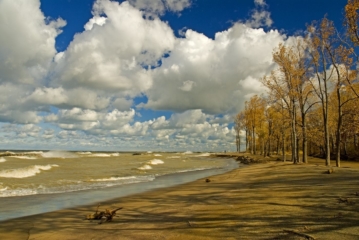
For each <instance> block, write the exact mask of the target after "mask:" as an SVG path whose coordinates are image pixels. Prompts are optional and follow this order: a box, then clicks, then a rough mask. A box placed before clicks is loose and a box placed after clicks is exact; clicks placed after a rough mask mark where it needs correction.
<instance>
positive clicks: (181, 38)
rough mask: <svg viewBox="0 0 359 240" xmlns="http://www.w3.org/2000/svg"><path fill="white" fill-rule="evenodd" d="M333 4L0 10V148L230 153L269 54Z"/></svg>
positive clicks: (82, 0) (77, 2)
mask: <svg viewBox="0 0 359 240" xmlns="http://www.w3.org/2000/svg"><path fill="white" fill-rule="evenodd" d="M345 4H346V1H345V0H290V1H288V0H267V1H264V0H210V1H209V0H178V1H173V0H130V1H110V0H98V1H94V0H41V1H39V0H17V1H12V0H0V36H1V37H0V59H1V61H0V94H1V97H0V126H1V128H2V131H1V133H0V138H1V142H2V144H1V145H0V148H3V149H70V150H113V151H126V150H161V151H167V150H170V151H186V150H191V151H223V150H234V149H235V145H234V130H233V123H232V122H233V116H234V115H235V114H236V113H237V112H238V111H240V110H241V109H242V108H243V105H244V101H246V100H248V98H249V97H250V96H252V95H253V94H260V93H263V92H264V91H265V89H264V88H263V86H261V84H260V83H259V81H258V79H259V78H260V77H262V76H264V75H265V74H268V73H269V72H270V71H271V70H272V69H273V68H274V64H273V62H272V59H271V53H272V51H273V49H274V48H275V47H276V46H278V44H279V43H283V42H285V41H287V40H288V39H289V38H291V37H293V35H295V34H296V33H298V32H301V31H304V30H305V25H306V24H307V23H310V22H311V21H313V20H320V19H321V18H322V17H323V16H324V15H325V14H327V17H328V18H330V19H332V20H334V21H335V23H336V25H337V27H338V29H342V22H343V9H344V6H345Z"/></svg>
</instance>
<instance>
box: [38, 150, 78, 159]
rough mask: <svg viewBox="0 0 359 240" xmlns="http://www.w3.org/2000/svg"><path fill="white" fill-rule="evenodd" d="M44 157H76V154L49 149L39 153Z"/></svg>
mask: <svg viewBox="0 0 359 240" xmlns="http://www.w3.org/2000/svg"><path fill="white" fill-rule="evenodd" d="M41 155H42V157H44V158H77V157H78V156H77V155H76V154H75V153H72V152H66V151H49V152H44V153H42V154H41Z"/></svg>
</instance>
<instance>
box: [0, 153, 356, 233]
mask: <svg viewBox="0 0 359 240" xmlns="http://www.w3.org/2000/svg"><path fill="white" fill-rule="evenodd" d="M242 155H243V154H237V153H224V154H221V155H220V157H226V156H228V157H233V158H234V157H237V156H242ZM254 159H255V160H258V162H260V163H255V164H249V165H247V166H245V167H241V168H238V169H235V170H232V171H230V172H228V173H224V174H220V175H216V176H212V177H207V178H204V179H199V180H196V181H194V182H190V183H186V184H182V185H178V186H174V187H168V188H161V189H156V190H151V191H148V192H144V193H140V194H135V195H130V196H127V197H122V198H117V199H113V200H110V201H106V202H102V203H101V205H100V207H99V210H105V209H114V208H117V207H123V209H121V210H119V211H118V212H117V215H116V216H115V218H114V219H113V220H112V222H105V223H102V224H98V221H95V220H92V221H89V220H84V219H85V216H86V215H87V214H91V213H94V212H95V210H96V208H97V205H88V206H82V207H76V208H71V209H64V210H59V211H55V212H49V213H43V214H39V215H34V216H28V217H22V218H17V219H12V220H7V221H3V222H0V239H11V240H12V239H36V240H42V239H43V240H45V239H46V240H48V239H59V240H60V239H61V240H62V239H111V240H112V239H268V240H269V239H273V240H274V239H276V240H284V239H353V240H354V239H359V211H358V206H359V163H358V162H345V161H343V162H342V167H341V168H336V167H331V168H332V169H333V172H332V173H331V174H328V170H329V169H330V168H329V167H326V166H325V165H324V160H323V159H316V158H309V163H308V164H292V163H291V162H282V161H278V160H277V157H272V158H263V157H261V156H255V157H254ZM256 162H257V161H256ZM332 164H333V165H334V164H335V163H334V162H332ZM0 201H1V200H0Z"/></svg>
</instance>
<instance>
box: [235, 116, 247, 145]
mask: <svg viewBox="0 0 359 240" xmlns="http://www.w3.org/2000/svg"><path fill="white" fill-rule="evenodd" d="M234 129H235V131H236V147H237V152H241V134H240V133H241V131H242V130H243V129H245V115H244V112H240V113H238V114H237V115H236V116H235V118H234Z"/></svg>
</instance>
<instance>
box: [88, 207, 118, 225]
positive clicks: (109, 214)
mask: <svg viewBox="0 0 359 240" xmlns="http://www.w3.org/2000/svg"><path fill="white" fill-rule="evenodd" d="M99 207H100V204H99V205H98V206H97V209H96V212H95V213H91V214H88V215H87V216H86V220H100V222H99V223H98V224H101V223H103V222H111V221H112V219H113V217H114V216H115V215H116V212H117V211H118V210H121V209H122V207H119V208H115V209H113V210H109V209H106V210H105V211H101V212H99V211H98V208H99Z"/></svg>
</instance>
